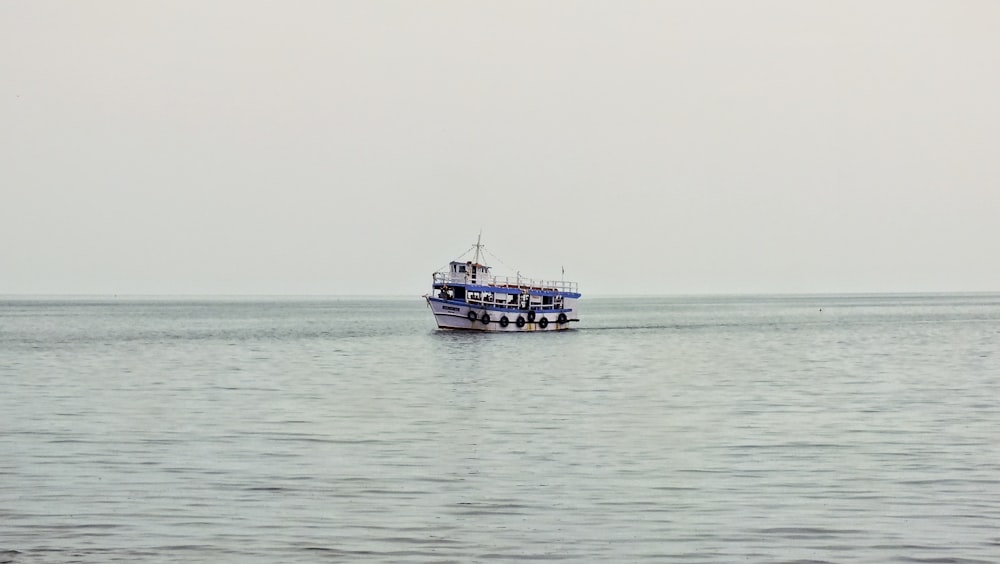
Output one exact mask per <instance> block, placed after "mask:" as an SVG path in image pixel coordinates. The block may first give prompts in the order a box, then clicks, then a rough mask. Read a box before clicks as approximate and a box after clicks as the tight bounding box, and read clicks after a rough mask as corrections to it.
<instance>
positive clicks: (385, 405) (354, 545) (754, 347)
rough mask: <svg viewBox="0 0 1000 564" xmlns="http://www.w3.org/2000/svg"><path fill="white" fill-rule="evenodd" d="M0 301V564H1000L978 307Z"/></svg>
mask: <svg viewBox="0 0 1000 564" xmlns="http://www.w3.org/2000/svg"><path fill="white" fill-rule="evenodd" d="M582 305H583V306H584V307H585V309H584V310H583V322H582V323H580V324H579V325H578V326H577V327H578V329H577V330H575V331H570V332H562V333H558V334H503V335H490V334H466V333H455V332H451V333H449V332H441V331H437V330H436V329H435V327H434V323H433V320H432V318H431V315H430V313H429V311H428V310H427V309H426V307H425V306H424V304H423V303H422V301H421V300H420V299H419V298H413V299H379V300H364V299H334V298H330V299H315V300H306V299H229V300H226V299H149V300H140V299H120V300H111V299H105V300H100V299H93V300H88V299H73V300H30V299H24V298H21V299H9V298H8V299H0V562H14V563H22V562H23V563H34V562H95V563H96V562H163V561H177V562H191V561H198V562H209V561H211V562H216V561H220V562H251V561H254V562H318V561H382V562H407V561H436V562H448V561H454V562H468V561H525V560H566V561H646V560H658V561H676V562H738V561H739V562H743V561H749V562H775V561H798V562H806V561H808V562H812V561H822V562H998V561H1000V295H982V294H980V295H951V296H808V297H803V296H799V297H730V298H706V297H676V298H639V299H636V298H630V299H618V298H615V299H612V298H605V299H598V298H594V299H586V298H585V300H584V301H583V304H582Z"/></svg>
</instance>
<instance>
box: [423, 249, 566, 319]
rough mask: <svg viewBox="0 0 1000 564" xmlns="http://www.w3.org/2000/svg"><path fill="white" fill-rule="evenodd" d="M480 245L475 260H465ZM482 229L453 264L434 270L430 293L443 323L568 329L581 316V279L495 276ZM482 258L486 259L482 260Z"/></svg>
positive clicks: (428, 296) (431, 303) (429, 298)
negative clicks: (474, 242)
mask: <svg viewBox="0 0 1000 564" xmlns="http://www.w3.org/2000/svg"><path fill="white" fill-rule="evenodd" d="M473 249H475V251H476V254H475V257H474V258H473V259H472V260H468V261H465V262H462V261H461V258H463V257H464V256H465V255H467V254H468V253H469V252H471V251H472V250H473ZM482 251H483V245H482V234H480V236H479V238H478V239H477V240H476V244H475V245H473V246H472V247H470V248H469V250H468V251H466V252H465V253H464V254H463V255H462V256H460V257H459V258H458V259H456V260H453V261H451V262H450V263H448V266H447V268H445V269H443V270H440V271H438V272H435V273H434V274H433V289H432V291H431V293H429V294H424V296H423V297H424V299H426V300H427V306H428V307H429V308H430V310H431V311H432V312H433V314H434V321H435V322H437V326H438V328H440V329H460V330H467V331H492V332H497V331H503V332H529V331H563V330H566V329H570V328H571V326H572V324H574V323H577V322H579V321H580V313H579V312H580V310H579V307H578V306H577V301H578V300H579V299H580V292H579V286H578V284H577V283H576V282H566V281H565V280H536V279H533V278H525V277H522V276H521V274H520V273H519V272H518V273H517V274H516V275H515V276H494V275H493V274H492V273H491V270H492V267H490V266H488V265H486V264H484V263H485V257H484V256H483V253H482ZM481 261H482V262H481Z"/></svg>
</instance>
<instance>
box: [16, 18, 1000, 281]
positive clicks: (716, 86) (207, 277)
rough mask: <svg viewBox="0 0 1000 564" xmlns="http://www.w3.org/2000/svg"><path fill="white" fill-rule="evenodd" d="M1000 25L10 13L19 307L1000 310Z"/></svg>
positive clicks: (972, 21)
mask: <svg viewBox="0 0 1000 564" xmlns="http://www.w3.org/2000/svg"><path fill="white" fill-rule="evenodd" d="M998 30H1000V2H995V1H979V2H972V1H947V2H946V1H934V2H921V1H911V0H900V1H883V2H879V1H870V0H865V1H830V2H801V1H796V0H790V1H761V2H742V1H741V2H725V1H713V2H697V1H685V2H582V1H573V2H466V1H454V2H445V1H441V2H411V1H398V2H369V1H358V2H332V1H311V2H307V1H296V2H273V1H268V2H259V1H247V0H238V1H237V0H232V1H229V0H225V1H216V2H211V1H210V2H204V1H171V2H133V1H131V0H129V1H97V2H71V1H65V2H47V1H38V0H5V1H4V2H2V3H0V294H5V293H8V294H9V293H37V294H49V293H105V294H113V293H118V294H127V293H142V294H148V293H154V294H155V293H166V294H273V293H278V294H300V293H308V294H359V293H360V294H387V293H388V294H420V293H422V292H424V291H426V290H427V286H428V284H429V277H430V273H431V272H432V271H433V270H434V269H436V268H437V267H439V266H441V265H443V264H445V263H446V262H447V261H448V260H450V259H452V258H454V257H455V256H456V255H458V254H460V253H461V252H462V251H464V250H465V249H466V248H468V247H469V245H470V244H471V243H472V242H474V241H475V237H476V234H477V233H478V231H479V230H480V228H481V229H482V230H483V236H484V239H485V241H486V243H487V244H488V248H489V249H490V250H491V251H492V252H494V253H496V254H498V255H499V256H500V257H501V258H502V259H503V261H504V262H505V263H506V264H508V265H510V266H512V267H516V268H519V269H520V270H522V271H523V272H524V273H525V274H532V275H536V276H541V277H558V276H559V269H560V267H561V266H565V267H566V277H567V278H571V279H575V280H578V281H579V282H580V283H581V285H582V287H581V289H582V291H583V292H584V293H585V294H620V293H658V294H677V293H759V292H763V293H785V292H892V291H977V290H980V291H995V290H1000V218H998V215H1000V150H998V149H1000V33H998Z"/></svg>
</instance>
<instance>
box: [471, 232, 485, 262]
mask: <svg viewBox="0 0 1000 564" xmlns="http://www.w3.org/2000/svg"><path fill="white" fill-rule="evenodd" d="M482 240H483V230H482V229H480V230H479V237H476V259H475V260H474V261H472V264H479V250H480V249H482V248H483V245H482V243H481V241H482Z"/></svg>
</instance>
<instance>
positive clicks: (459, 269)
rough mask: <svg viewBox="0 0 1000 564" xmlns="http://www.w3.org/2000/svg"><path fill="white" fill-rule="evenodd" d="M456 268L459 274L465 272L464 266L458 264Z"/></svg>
mask: <svg viewBox="0 0 1000 564" xmlns="http://www.w3.org/2000/svg"><path fill="white" fill-rule="evenodd" d="M456 268H458V271H459V272H465V265H464V264H460V265H458V266H457V267H456Z"/></svg>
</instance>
